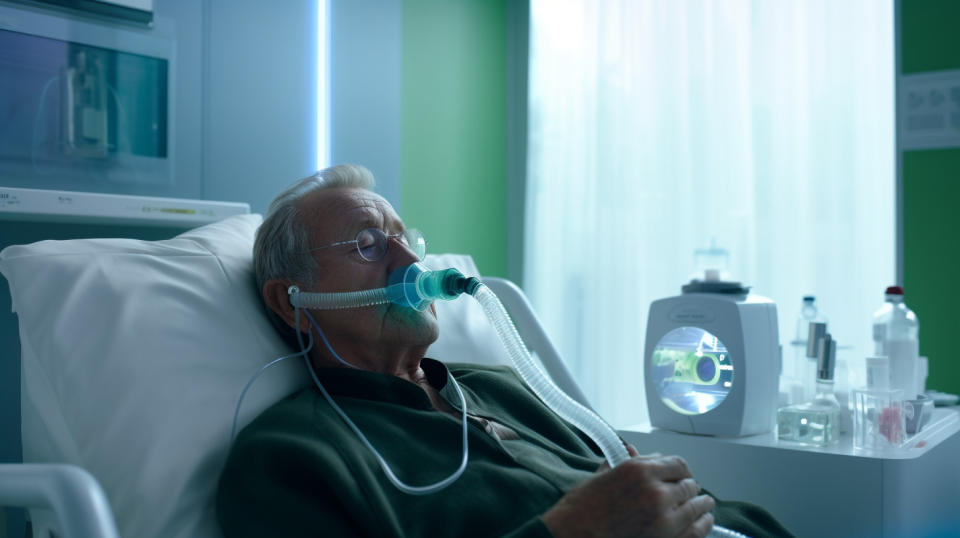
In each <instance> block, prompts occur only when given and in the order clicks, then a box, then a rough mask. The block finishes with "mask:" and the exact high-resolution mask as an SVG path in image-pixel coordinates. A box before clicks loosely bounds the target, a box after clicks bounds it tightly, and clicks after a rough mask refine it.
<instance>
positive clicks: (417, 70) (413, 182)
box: [400, 0, 507, 276]
mask: <svg viewBox="0 0 960 538" xmlns="http://www.w3.org/2000/svg"><path fill="white" fill-rule="evenodd" d="M402 35H403V41H402V43H403V45H402V46H403V55H402V56H403V67H402V73H403V74H402V78H403V82H402V86H403V97H402V110H403V117H402V133H401V146H402V157H401V176H400V177H401V190H400V200H401V208H402V211H403V218H404V221H405V222H406V223H407V225H408V226H412V227H418V228H420V229H421V230H423V232H424V235H425V236H426V238H427V248H428V251H429V252H434V253H437V252H458V253H467V254H471V255H472V256H473V258H474V260H475V261H476V262H477V266H478V267H479V269H480V272H481V274H484V275H492V276H506V274H507V246H506V245H507V224H506V223H507V179H506V175H507V161H506V159H507V155H506V149H507V144H506V136H507V135H506V132H507V131H506V130H507V122H506V119H507V117H506V116H507V111H506V68H507V67H506V1H505V0H406V1H404V3H403V34H402Z"/></svg>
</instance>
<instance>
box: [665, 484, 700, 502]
mask: <svg viewBox="0 0 960 538" xmlns="http://www.w3.org/2000/svg"><path fill="white" fill-rule="evenodd" d="M667 487H668V488H669V492H670V500H671V501H672V505H673V506H679V505H681V504H683V503H685V502H687V501H689V500H690V499H692V498H694V497H696V496H697V494H698V493H700V486H699V485H698V484H697V481H696V480H694V479H692V478H684V479H683V480H681V481H679V482H672V483H669V484H667Z"/></svg>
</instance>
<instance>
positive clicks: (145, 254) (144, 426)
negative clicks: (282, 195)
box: [0, 215, 508, 538]
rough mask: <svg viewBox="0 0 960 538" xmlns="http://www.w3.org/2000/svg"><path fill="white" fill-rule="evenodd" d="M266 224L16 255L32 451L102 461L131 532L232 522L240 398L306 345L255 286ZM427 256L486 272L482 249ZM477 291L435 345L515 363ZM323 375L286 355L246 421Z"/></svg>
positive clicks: (449, 306) (464, 357) (1, 261)
mask: <svg viewBox="0 0 960 538" xmlns="http://www.w3.org/2000/svg"><path fill="white" fill-rule="evenodd" d="M260 221H261V218H260V216H259V215H240V216H235V217H230V218H228V219H226V220H223V221H220V222H217V223H214V224H210V225H207V226H204V227H201V228H198V229H195V230H191V231H189V232H186V233H184V234H181V235H179V236H177V237H175V238H173V239H169V240H165V241H155V242H149V241H138V240H131V239H80V240H71V241H41V242H39V243H34V244H32V245H24V246H11V247H8V248H7V249H5V250H4V251H3V252H2V253H0V271H2V272H3V274H4V275H5V276H6V277H7V280H8V281H9V283H10V289H11V290H10V291H11V296H12V299H13V309H14V311H15V312H17V314H18V316H19V321H20V340H21V348H22V380H21V384H22V396H21V400H22V402H21V403H22V416H23V429H22V432H23V449H24V450H23V454H24V460H25V461H26V462H28V463H30V462H65V463H73V464H76V465H79V466H81V467H83V468H85V469H87V470H88V471H90V472H91V473H92V474H93V475H94V476H95V477H96V478H97V479H98V480H99V482H100V484H101V485H102V486H103V488H104V490H105V492H106V493H107V496H108V498H109V500H110V503H111V507H112V508H113V512H114V516H115V517H116V520H117V527H118V530H119V532H120V534H121V536H131V537H133V536H135V537H143V538H152V537H164V538H166V537H216V536H220V535H221V532H220V529H219V525H218V524H217V522H216V515H215V513H214V509H213V507H214V498H215V497H214V496H215V493H216V485H217V478H218V477H219V474H220V471H221V468H222V466H223V463H224V461H225V458H226V454H227V451H228V449H229V436H230V427H231V421H232V418H233V411H234V407H235V405H236V402H237V397H238V396H239V394H240V391H241V390H242V388H243V387H244V385H245V384H246V383H247V381H248V380H249V379H250V377H251V376H252V375H253V374H254V373H255V372H256V371H257V370H258V369H259V368H260V367H261V366H262V365H264V364H266V363H267V362H269V361H270V360H272V359H274V358H276V357H279V356H281V355H286V354H288V353H291V352H292V351H293V350H291V349H289V347H288V346H287V345H286V344H285V343H284V342H283V341H282V340H281V338H280V337H279V336H278V335H277V333H276V332H275V330H274V328H273V326H272V325H271V323H270V322H269V320H268V319H267V317H266V315H265V313H264V312H263V307H262V304H261V301H260V298H259V293H258V292H257V290H256V289H255V285H254V281H253V274H252V264H251V261H252V258H251V251H252V245H253V237H254V233H255V231H256V228H257V226H259V224H260ZM427 264H428V266H430V267H432V268H443V267H449V266H457V267H459V268H461V270H462V271H463V272H465V273H467V274H470V275H471V276H476V266H475V265H473V261H472V260H471V259H470V258H469V257H468V256H454V257H428V259H427ZM475 303H476V302H475V301H473V300H472V299H469V298H460V299H458V300H455V301H450V302H442V303H441V304H438V316H439V317H440V319H441V330H440V331H441V337H440V340H438V341H437V343H436V344H434V346H432V347H431V348H430V352H429V355H431V356H435V357H436V358H438V359H443V360H451V361H458V362H459V361H466V362H470V361H477V360H480V361H484V362H491V363H507V361H508V359H507V357H506V354H505V352H504V351H503V350H502V349H501V348H500V344H499V341H498V340H497V339H496V336H495V335H494V333H493V330H492V329H491V328H490V327H489V324H487V323H486V320H485V318H484V317H483V314H482V311H480V310H479V307H478V305H476V304H475ZM470 342H472V343H470ZM308 380H309V378H308V376H306V375H305V372H304V369H303V366H302V362H301V361H300V360H299V359H290V360H288V361H285V362H283V363H281V364H279V365H276V366H274V367H273V368H271V369H270V370H269V371H268V372H267V373H265V374H264V375H263V376H261V377H260V378H259V380H258V381H257V383H256V384H255V385H254V386H253V388H252V389H251V390H250V392H249V393H248V394H247V397H246V399H245V400H244V402H243V407H242V410H241V416H240V427H243V425H245V424H247V423H248V422H249V421H250V420H252V419H253V418H254V417H256V416H257V415H258V414H259V413H260V412H261V411H263V410H264V409H266V408H267V407H269V406H270V405H271V404H273V403H274V402H276V401H277V400H279V399H280V398H282V397H283V396H285V395H287V394H289V393H291V392H293V391H294V390H296V389H297V388H299V387H301V386H304V385H305V384H306V383H307V382H308ZM40 517H41V518H42V517H43V514H42V513H41V515H40ZM35 518H36V516H35ZM34 523H35V528H36V527H37V526H39V527H42V526H43V524H44V522H43V521H42V520H41V521H37V520H36V519H35V521H34Z"/></svg>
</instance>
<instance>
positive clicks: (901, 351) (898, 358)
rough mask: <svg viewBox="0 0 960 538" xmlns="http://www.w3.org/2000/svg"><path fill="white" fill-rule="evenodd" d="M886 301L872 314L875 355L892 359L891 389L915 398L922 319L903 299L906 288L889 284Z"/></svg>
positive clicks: (918, 391)
mask: <svg viewBox="0 0 960 538" xmlns="http://www.w3.org/2000/svg"><path fill="white" fill-rule="evenodd" d="M884 297H885V299H886V302H884V304H883V306H881V307H880V309H879V310H877V311H876V312H875V313H874V314H873V342H874V354H875V355H877V356H883V357H889V359H890V388H892V389H900V390H902V391H903V394H904V397H905V399H911V398H915V397H916V396H917V395H918V394H919V393H921V392H922V389H921V387H920V385H919V376H918V370H919V363H920V359H919V356H920V339H919V332H920V321H919V320H918V319H917V315H916V314H914V313H913V311H912V310H910V309H909V308H908V307H907V305H906V304H905V303H904V302H903V288H901V287H900V286H890V287H889V288H887V290H886V293H885V295H884Z"/></svg>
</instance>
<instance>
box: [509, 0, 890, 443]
mask: <svg viewBox="0 0 960 538" xmlns="http://www.w3.org/2000/svg"><path fill="white" fill-rule="evenodd" d="M893 70H894V48H893V6H892V3H889V2H876V1H874V0H863V1H854V0H850V1H845V2H829V1H817V2H810V1H799V0H795V1H790V2H762V1H749V0H729V1H724V2H700V1H696V2H694V1H675V0H642V1H633V0H625V1H622V2H618V1H613V0H607V1H604V2H592V1H589V0H580V1H578V0H568V1H565V2H556V1H555V0H532V2H531V31H530V82H529V122H528V126H529V148H528V174H527V202H526V203H527V207H526V215H525V218H526V222H525V228H526V231H525V233H526V238H525V240H526V252H525V260H524V266H525V269H524V286H525V288H526V289H527V292H528V293H529V295H530V297H531V300H532V301H533V303H534V305H535V307H536V309H537V311H538V312H539V314H540V315H541V317H542V320H543V322H544V324H545V325H546V327H547V331H548V332H549V333H550V334H551V336H552V338H553V339H554V341H555V342H556V344H557V346H558V348H559V350H560V352H561V354H562V355H563V357H564V358H565V360H566V361H567V364H568V366H569V367H570V368H571V370H572V371H573V374H574V376H575V377H576V378H577V379H578V380H579V381H580V383H581V385H582V388H583V389H584V392H585V393H586V395H587V397H588V398H590V400H591V402H592V403H593V405H594V406H595V408H596V409H597V410H598V411H599V412H600V413H601V415H603V416H605V417H606V418H607V419H608V420H609V421H610V422H611V423H613V424H614V425H616V426H627V425H629V424H634V423H637V422H643V421H645V420H646V396H645V394H644V386H643V350H644V336H645V330H646V321H647V319H646V318H647V311H648V309H649V306H650V302H651V301H653V300H656V299H659V298H663V297H669V296H674V295H678V294H679V293H680V286H681V285H682V284H684V283H685V282H687V281H689V280H690V278H691V276H692V273H693V271H694V269H695V267H694V262H693V258H694V251H695V250H697V249H702V248H704V247H709V246H710V245H711V243H714V244H715V245H716V246H718V247H722V248H723V249H726V250H727V251H728V252H729V253H730V256H729V267H728V270H729V272H730V274H731V276H732V277H733V279H734V280H738V281H741V282H743V283H744V284H746V285H749V286H752V287H753V292H754V293H757V294H759V295H764V296H766V297H770V298H771V299H773V300H774V301H776V303H777V305H778V316H779V324H780V342H781V345H782V346H783V353H784V357H785V358H789V355H790V354H791V353H792V350H791V348H790V345H789V343H790V341H791V340H793V339H794V336H795V334H794V333H795V330H796V318H797V315H798V313H799V310H800V306H801V298H802V296H803V295H807V294H814V295H816V296H817V302H818V303H819V304H820V305H821V309H822V311H823V312H824V313H825V314H826V316H827V317H828V318H829V320H830V332H831V333H832V334H833V335H834V337H835V338H836V339H837V341H838V342H839V346H840V348H839V353H838V373H837V377H838V383H840V384H841V387H842V384H843V380H842V377H843V372H844V371H845V370H846V369H847V368H850V370H851V372H852V373H853V374H854V375H860V371H861V370H862V368H859V367H858V366H857V365H858V363H859V364H861V365H862V359H863V357H864V356H865V355H866V354H868V353H872V347H871V345H870V323H871V316H872V312H873V310H874V309H875V308H876V307H878V306H879V304H880V303H881V302H882V300H883V290H884V288H885V287H886V286H887V285H889V284H892V283H893V279H894V273H895V261H894V257H895V215H894V207H895V205H894V196H895V195H894V192H895V190H894V189H895V170H894V166H895V159H894V131H893V129H894V86H893V81H894V73H893Z"/></svg>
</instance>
